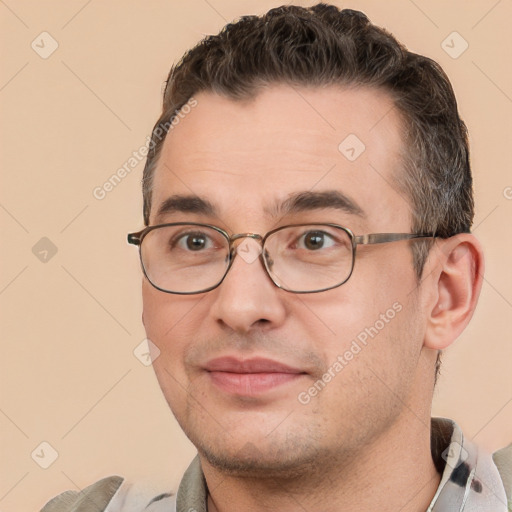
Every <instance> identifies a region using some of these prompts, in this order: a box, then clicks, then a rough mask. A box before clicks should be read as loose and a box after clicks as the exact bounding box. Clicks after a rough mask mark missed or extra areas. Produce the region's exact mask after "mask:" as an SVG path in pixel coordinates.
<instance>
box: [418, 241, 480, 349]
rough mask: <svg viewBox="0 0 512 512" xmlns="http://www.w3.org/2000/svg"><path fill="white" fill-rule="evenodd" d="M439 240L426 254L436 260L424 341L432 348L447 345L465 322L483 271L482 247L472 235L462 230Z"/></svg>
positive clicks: (459, 332)
mask: <svg viewBox="0 0 512 512" xmlns="http://www.w3.org/2000/svg"><path fill="white" fill-rule="evenodd" d="M441 243H442V246H441V247H439V246H438V247H437V249H438V250H437V251H436V249H435V248H434V249H433V251H432V253H431V255H430V257H429V259H430V258H434V259H436V260H437V261H436V262H435V266H436V267H437V272H436V273H435V274H434V275H435V276H436V278H435V283H434V285H435V286H436V293H435V294H434V297H435V300H434V304H433V305H432V306H431V308H430V311H429V312H428V318H427V328H426V332H425V340H424V345H425V347H427V348H430V349H434V350H443V349H445V348H447V347H448V346H449V345H451V344H452V343H453V342H454V341H455V340H456V339H457V337H458V336H459V335H460V334H461V333H462V331H463V330H464V329H465V327H466V326H467V324H468V323H469V321H470V319H471V317H472V316H473V312H474V311H475V308H476V304H477V302H478V296H479V295H480V290H481V287H482V281H483V272H484V259H483V252H482V248H481V246H480V243H479V242H478V240H477V239H476V238H475V237H474V236H473V235H471V234H468V233H462V234H459V235H456V236H453V237H451V238H449V239H446V240H443V241H442V242H441ZM439 248H440V249H441V250H440V251H439Z"/></svg>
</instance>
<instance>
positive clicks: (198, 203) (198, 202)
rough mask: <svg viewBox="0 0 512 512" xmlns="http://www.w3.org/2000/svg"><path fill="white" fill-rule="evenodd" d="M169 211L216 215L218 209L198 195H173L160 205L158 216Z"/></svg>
mask: <svg viewBox="0 0 512 512" xmlns="http://www.w3.org/2000/svg"><path fill="white" fill-rule="evenodd" d="M169 213H196V214H203V215H214V214H215V213H216V209H215V207H214V206H213V204H212V203H210V201H208V200H207V199H203V198H202V197H199V196H196V195H173V196H170V197H168V198H167V199H166V200H165V201H164V202H163V203H162V204H161V205H160V207H159V208H158V212H157V214H156V218H157V219H159V218H161V217H163V216H164V215H166V214H169Z"/></svg>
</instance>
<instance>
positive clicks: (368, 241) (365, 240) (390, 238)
mask: <svg viewBox="0 0 512 512" xmlns="http://www.w3.org/2000/svg"><path fill="white" fill-rule="evenodd" d="M169 226H203V227H206V228H210V229H213V230H214V231H217V232H218V233H220V234H221V235H222V236H223V237H224V238H225V239H226V240H227V242H228V257H229V262H228V265H227V267H226V271H225V272H224V275H223V276H222V278H221V279H220V281H219V282H218V283H217V284H216V285H214V286H210V287H209V288H205V289H204V290H201V291H197V292H173V291H170V290H165V289H163V288H160V287H159V286H157V285H156V284H154V283H153V282H152V281H151V279H150V278H149V276H148V274H147V272H146V268H145V267H144V261H143V260H142V242H143V241H144V238H145V237H146V236H147V235H148V234H149V233H150V232H151V231H154V230H156V229H159V228H165V227H169ZM298 226H329V227H331V228H337V229H341V230H342V231H344V232H345V233H346V234H347V235H348V236H349V238H350V241H351V244H352V263H351V266H350V272H349V274H348V276H347V277H346V279H345V280H344V281H342V282H341V283H339V284H337V285H334V286H329V287H328V288H322V289H320V290H312V291H298V292H297V291H293V290H288V289H287V288H284V287H283V286H282V285H280V284H278V283H276V282H275V281H274V279H273V278H272V275H271V273H270V269H269V268H268V264H267V260H266V258H265V256H264V252H265V251H264V249H265V241H266V240H267V238H268V237H269V236H270V235H272V234H274V233H276V232H278V231H281V230H283V229H286V228H291V227H298ZM241 238H252V239H253V240H258V241H259V242H260V243H261V253H260V254H259V256H258V258H259V259H260V260H261V262H262V264H263V268H264V269H265V272H266V274H267V275H268V277H269V278H270V280H271V281H272V283H273V284H274V285H275V286H276V287H277V288H279V289H281V290H284V291H286V292H289V293H297V294H303V293H320V292H325V291H328V290H332V289H334V288H338V287H340V286H342V285H344V284H345V283H346V282H347V281H348V280H349V279H350V277H351V276H352V273H353V272H354V265H355V261H356V254H357V246H358V245H374V244H384V243H390V242H399V241H401V240H415V239H418V238H432V239H434V238H437V237H436V235H435V234H434V233H430V234H427V233H370V234H366V235H354V233H353V232H352V230H351V229H349V228H346V227H345V226H340V225H339V224H334V223H330V222H310V223H298V224H287V225H285V226H279V227H277V228H274V229H272V230H270V231H268V232H267V233H265V234H264V235H260V234H258V233H237V234H233V235H230V234H229V233H228V232H227V231H225V230H224V229H222V228H219V227H218V226H214V225H212V224H204V223H202V222H168V223H165V224H156V225H154V226H146V227H145V228H144V229H142V230H140V231H137V232H134V233H128V236H127V241H128V243H129V244H132V245H136V246H138V247H139V257H140V263H141V267H142V271H143V273H144V276H145V277H146V279H147V280H148V281H149V283H150V284H151V285H152V286H153V287H154V288H156V289H157V290H160V291H161V292H164V293H172V294H174V295H198V294H200V293H206V292H209V291H211V290H214V289H215V288H218V287H219V286H220V285H221V284H222V282H223V281H224V279H225V278H226V276H227V275H228V272H229V270H230V269H231V266H232V265H233V262H234V261H235V256H236V248H235V247H234V242H236V241H237V240H240V239H241Z"/></svg>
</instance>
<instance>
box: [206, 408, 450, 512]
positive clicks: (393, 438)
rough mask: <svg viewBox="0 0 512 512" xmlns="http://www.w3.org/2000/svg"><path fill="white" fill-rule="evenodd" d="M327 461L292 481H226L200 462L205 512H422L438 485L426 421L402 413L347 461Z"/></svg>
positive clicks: (228, 477)
mask: <svg viewBox="0 0 512 512" xmlns="http://www.w3.org/2000/svg"><path fill="white" fill-rule="evenodd" d="M340 458H341V457H337V456H336V454H332V457H330V458H329V460H325V461H323V462H322V464H318V465H316V467H315V468H312V469H311V470H310V471H304V472H303V474H301V475H300V476H297V475H294V476H293V478H289V479H287V478H280V479H276V478H271V479H270V478H249V477H247V476H243V477H240V476H236V475H235V476H234V475H226V474H224V473H222V472H221V471H219V470H218V469H217V468H215V467H213V466H211V465H210V464H209V463H208V462H207V461H206V460H205V459H204V458H203V457H201V464H202V467H203V471H204V474H205V478H206V482H207V484H208V488H209V490H210V495H209V497H208V511H209V512H232V511H238V510H244V511H247V512H260V511H266V510H279V511H281V512H292V511H293V512H295V511H297V510H298V509H304V510H322V511H324V512H335V511H336V512H348V511H354V510H379V511H380V512H392V511H397V510H400V511H401V512H418V511H425V510H426V509H427V507H428V505H429V503H430V501H431V500H432V497H433V496H434V494H435V491H436V489H437V487H438V485H439V482H440V475H439V474H438V473H437V471H436V469H435V467H434V464H433V461H432V456H431V450H430V417H428V419H427V420H426V421H425V422H422V421H421V420H420V419H419V418H418V417H417V416H416V415H415V414H414V413H412V412H411V411H410V410H408V409H405V410H404V411H403V412H402V414H401V416H400V418H398V419H397V421H396V422H395V423H394V424H393V426H392V427H391V428H390V429H388V430H387V431H386V432H384V433H383V434H382V435H381V436H380V437H379V438H378V439H376V440H374V441H373V442H372V443H371V444H369V445H367V446H365V447H362V448H360V450H359V451H358V452H357V453H355V454H353V455H351V456H349V457H347V456H346V454H345V455H344V457H343V458H341V459H342V460H340Z"/></svg>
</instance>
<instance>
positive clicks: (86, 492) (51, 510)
mask: <svg viewBox="0 0 512 512" xmlns="http://www.w3.org/2000/svg"><path fill="white" fill-rule="evenodd" d="M91 510H94V511H95V512H142V511H144V512H160V511H164V510H165V512H173V511H174V510H175V496H174V495H173V493H171V492H161V493H155V492H154V490H152V489H149V488H148V486H145V485H141V484H139V485H137V484H134V483H128V482H127V481H126V480H125V479H124V478H123V477H120V476H117V475H113V476H108V477H106V478H102V479H101V480H98V481H97V482H95V483H93V484H91V485H89V486H88V487H86V488H84V489H83V490H81V491H65V492H63V493H61V494H59V495H57V496H55V498H53V499H51V500H50V501H49V502H48V503H46V505H45V506H44V507H43V508H42V509H41V512H90V511H91Z"/></svg>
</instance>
